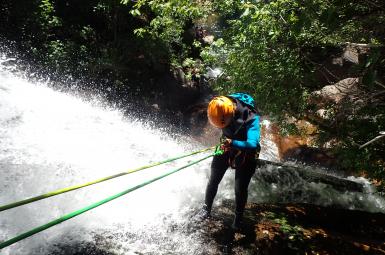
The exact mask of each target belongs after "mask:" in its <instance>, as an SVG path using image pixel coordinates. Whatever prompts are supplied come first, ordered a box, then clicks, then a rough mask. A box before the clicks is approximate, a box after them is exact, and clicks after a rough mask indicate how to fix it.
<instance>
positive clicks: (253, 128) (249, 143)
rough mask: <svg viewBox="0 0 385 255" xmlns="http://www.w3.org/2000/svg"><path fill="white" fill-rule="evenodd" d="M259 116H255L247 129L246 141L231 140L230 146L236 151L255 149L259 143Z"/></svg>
mask: <svg viewBox="0 0 385 255" xmlns="http://www.w3.org/2000/svg"><path fill="white" fill-rule="evenodd" d="M260 135H261V134H260V127H259V116H256V117H255V118H254V119H253V121H252V122H251V123H250V124H249V126H248V127H247V140H246V141H239V140H233V141H232V143H231V144H232V146H233V147H235V148H238V149H255V148H257V146H258V144H259V141H260Z"/></svg>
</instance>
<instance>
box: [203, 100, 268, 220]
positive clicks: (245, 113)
mask: <svg viewBox="0 0 385 255" xmlns="http://www.w3.org/2000/svg"><path fill="white" fill-rule="evenodd" d="M235 101H236V103H237V108H236V111H235V115H234V119H233V120H232V122H231V123H230V125H229V126H228V127H226V128H224V129H222V133H223V136H224V137H225V138H229V139H232V140H238V141H246V140H247V130H248V127H249V126H250V123H252V122H255V121H256V118H257V121H258V125H259V116H258V115H257V113H256V112H255V111H254V110H252V109H250V108H249V107H248V106H246V105H244V104H242V103H241V102H240V101H238V100H235ZM258 141H259V138H258ZM256 146H257V147H256V148H253V149H247V148H244V149H239V148H235V147H231V148H230V150H229V151H227V152H225V153H224V154H222V155H217V156H214V158H213V161H212V163H211V175H210V179H209V182H208V184H207V188H206V196H205V204H206V206H207V209H208V210H209V211H211V207H212V204H213V201H214V198H215V196H216V194H217V190H218V185H219V183H220V182H221V180H222V178H223V176H224V174H225V172H226V170H227V169H228V168H229V166H231V167H232V168H234V169H235V186H234V189H235V205H236V208H235V213H236V214H241V215H242V214H243V211H244V208H245V205H246V202H247V195H248V186H249V183H250V180H251V177H252V176H253V174H254V173H255V168H256V166H257V157H256V155H257V154H258V152H259V150H260V146H259V142H258V144H257V145H256Z"/></svg>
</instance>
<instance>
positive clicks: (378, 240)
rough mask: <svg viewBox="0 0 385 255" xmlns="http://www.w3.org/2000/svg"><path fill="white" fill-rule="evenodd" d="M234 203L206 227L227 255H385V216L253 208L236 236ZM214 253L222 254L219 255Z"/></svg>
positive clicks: (310, 207) (326, 209) (329, 210)
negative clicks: (232, 225)
mask: <svg viewBox="0 0 385 255" xmlns="http://www.w3.org/2000/svg"><path fill="white" fill-rule="evenodd" d="M231 208H232V204H231V203H230V202H226V203H224V204H223V205H222V206H221V207H220V208H218V209H217V210H216V214H214V217H213V219H211V220H206V221H204V222H202V223H201V226H200V227H201V229H202V232H203V234H204V235H205V238H206V239H207V241H208V242H213V241H215V242H216V243H217V246H218V248H220V249H221V252H222V254H336V255H337V254H338V255H341V254H346V255H352V254H385V241H384V240H385V214H382V213H368V212H362V211H354V210H346V209H336V208H330V207H321V206H316V205H310V204H248V205H247V209H246V212H245V222H244V227H243V228H242V229H241V230H240V231H238V232H234V231H232V230H231V229H230V228H229V227H228V226H229V225H230V224H231V219H232V210H231ZM216 252H217V253H213V254H221V253H218V251H216Z"/></svg>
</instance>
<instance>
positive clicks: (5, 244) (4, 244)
mask: <svg viewBox="0 0 385 255" xmlns="http://www.w3.org/2000/svg"><path fill="white" fill-rule="evenodd" d="M212 156H214V153H213V154H210V155H208V156H205V157H203V158H201V159H199V160H196V161H193V162H191V163H189V164H187V165H184V166H182V167H179V168H177V169H174V170H172V171H169V172H167V173H165V174H163V175H160V176H158V177H155V178H153V179H150V180H148V181H146V182H143V183H141V184H139V185H136V186H134V187H131V188H129V189H126V190H124V191H122V192H119V193H117V194H115V195H113V196H110V197H107V198H105V199H103V200H100V201H98V202H96V203H93V204H91V205H89V206H86V207H84V208H81V209H79V210H77V211H74V212H71V213H68V214H66V215H63V216H62V217H60V218H57V219H55V220H53V221H51V222H48V223H46V224H44V225H41V226H38V227H36V228H33V229H31V230H29V231H27V232H24V233H22V234H20V235H18V236H15V237H13V238H11V239H9V240H7V241H5V242H2V243H0V249H3V248H5V247H8V246H10V245H11V244H14V243H16V242H18V241H21V240H23V239H25V238H27V237H30V236H32V235H34V234H37V233H39V232H41V231H43V230H46V229H48V228H51V227H53V226H55V225H57V224H59V223H62V222H64V221H67V220H69V219H71V218H73V217H75V216H78V215H80V214H82V213H85V212H87V211H89V210H92V209H94V208H96V207H98V206H101V205H103V204H105V203H107V202H110V201H112V200H114V199H116V198H118V197H121V196H123V195H126V194H128V193H130V192H132V191H134V190H137V189H139V188H142V187H144V186H146V185H148V184H150V183H153V182H155V181H157V180H160V179H162V178H164V177H166V176H169V175H171V174H174V173H176V172H178V171H180V170H182V169H185V168H187V167H189V166H192V165H195V164H198V163H199V162H201V161H203V160H205V159H208V158H210V157H212Z"/></svg>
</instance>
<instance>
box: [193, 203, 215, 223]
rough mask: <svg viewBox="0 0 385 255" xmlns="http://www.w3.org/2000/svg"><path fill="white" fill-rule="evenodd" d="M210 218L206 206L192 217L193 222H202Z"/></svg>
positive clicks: (208, 208)
mask: <svg viewBox="0 0 385 255" xmlns="http://www.w3.org/2000/svg"><path fill="white" fill-rule="evenodd" d="M210 216H211V208H210V207H208V206H207V205H205V204H204V205H203V206H202V208H201V209H200V211H199V212H198V213H197V214H196V215H195V216H194V220H195V221H203V220H205V219H208V218H210Z"/></svg>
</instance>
